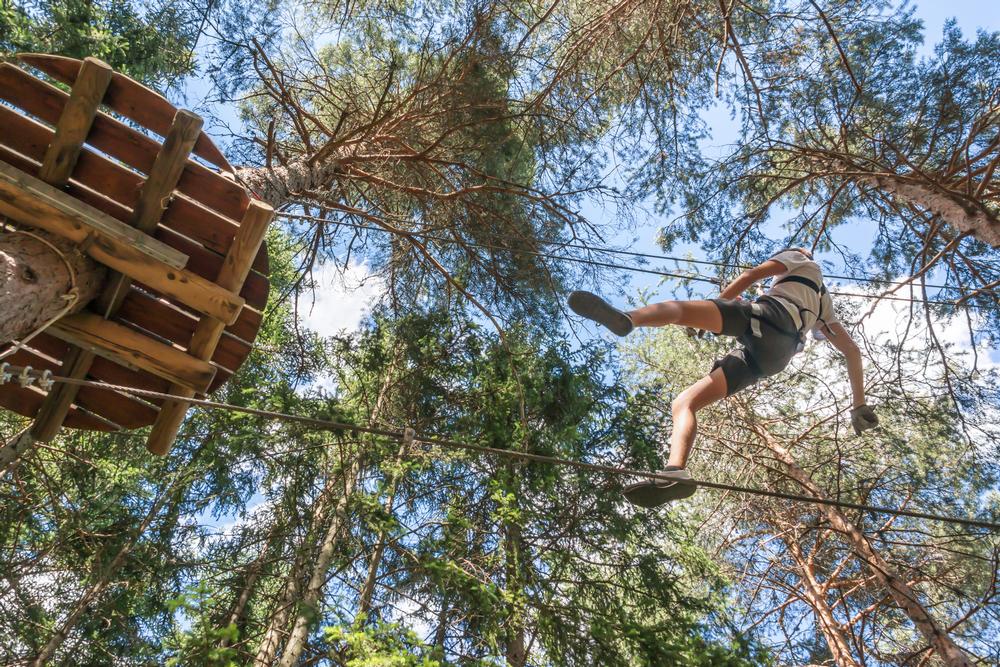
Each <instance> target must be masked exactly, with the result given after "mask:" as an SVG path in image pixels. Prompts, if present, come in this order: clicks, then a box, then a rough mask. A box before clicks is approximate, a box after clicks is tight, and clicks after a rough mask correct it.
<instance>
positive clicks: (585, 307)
mask: <svg viewBox="0 0 1000 667" xmlns="http://www.w3.org/2000/svg"><path fill="white" fill-rule="evenodd" d="M567 303H568V304H569V307H570V308H571V309H572V310H573V312H574V313H576V314H577V315H580V316H581V317H586V318H587V319H588V320H594V321H595V322H597V323H598V324H602V325H604V326H605V327H607V328H608V329H610V330H611V332H612V333H614V334H616V335H618V336H627V335H628V334H629V333H630V332H631V331H632V329H633V328H635V327H634V325H633V324H632V319H631V318H630V317H629V316H628V315H626V314H625V313H623V312H622V311H620V310H618V309H617V308H615V307H614V306H612V305H611V304H610V303H608V302H607V301H605V300H604V299H602V298H601V297H599V296H597V295H596V294H591V293H590V292H571V293H570V295H569V299H567Z"/></svg>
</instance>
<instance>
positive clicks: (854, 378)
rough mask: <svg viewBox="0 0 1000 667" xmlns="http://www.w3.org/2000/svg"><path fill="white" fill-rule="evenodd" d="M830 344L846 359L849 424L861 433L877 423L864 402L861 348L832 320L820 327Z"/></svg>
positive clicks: (876, 419)
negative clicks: (848, 389)
mask: <svg viewBox="0 0 1000 667" xmlns="http://www.w3.org/2000/svg"><path fill="white" fill-rule="evenodd" d="M821 331H822V332H823V335H824V336H826V339H827V340H828V341H830V344H831V345H833V346H834V347H835V348H837V351H839V352H840V353H841V354H843V355H844V359H845V360H846V361H847V376H848V378H850V380H851V398H852V406H853V409H852V410H851V425H852V426H854V432H855V433H857V434H858V435H861V431H865V430H867V429H870V428H874V427H875V426H877V425H878V417H877V416H876V415H875V411H874V410H872V409H871V408H870V407H869V406H868V405H867V404H866V403H865V374H864V367H863V366H862V363H861V350H859V349H858V345H857V343H855V342H854V339H853V338H851V334H850V333H848V331H847V329H845V328H844V326H843V325H842V324H841V323H840V322H832V323H830V324H827V325H824V326H823V327H822V329H821Z"/></svg>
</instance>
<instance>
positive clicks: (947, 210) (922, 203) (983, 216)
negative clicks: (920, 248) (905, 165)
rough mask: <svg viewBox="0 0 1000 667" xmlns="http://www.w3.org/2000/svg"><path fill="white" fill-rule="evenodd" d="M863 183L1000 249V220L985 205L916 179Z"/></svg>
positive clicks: (873, 178)
mask: <svg viewBox="0 0 1000 667" xmlns="http://www.w3.org/2000/svg"><path fill="white" fill-rule="evenodd" d="M859 180H861V181H862V182H864V183H867V184H868V185H872V186H874V187H877V188H879V189H881V190H884V191H885V192H888V193H889V194H891V195H893V196H895V197H896V198H898V199H901V200H903V201H908V202H910V203H912V204H915V205H916V206H918V207H919V208H923V209H926V210H928V211H930V212H931V213H933V214H935V215H938V216H940V217H941V219H942V220H944V221H945V222H947V223H948V224H950V225H951V226H952V227H954V228H955V229H957V230H958V231H960V232H963V233H966V234H971V235H972V236H974V237H975V238H977V239H979V240H980V241H982V242H983V243H986V244H988V245H990V246H991V247H993V248H1000V220H998V219H997V216H996V215H994V214H993V213H992V212H991V211H990V210H989V209H988V208H986V206H985V205H984V204H982V202H980V201H978V200H976V199H972V198H970V197H967V196H965V195H962V194H960V193H958V192H953V191H951V190H948V189H946V188H944V187H941V186H936V185H935V184H932V183H928V182H923V181H920V180H918V179H917V178H916V177H913V176H909V177H902V176H894V175H890V174H876V175H872V176H867V177H862V178H861V179H859Z"/></svg>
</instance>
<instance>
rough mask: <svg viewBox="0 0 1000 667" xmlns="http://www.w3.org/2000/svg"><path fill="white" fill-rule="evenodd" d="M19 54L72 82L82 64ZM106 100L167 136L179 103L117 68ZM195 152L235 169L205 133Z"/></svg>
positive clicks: (69, 60)
mask: <svg viewBox="0 0 1000 667" xmlns="http://www.w3.org/2000/svg"><path fill="white" fill-rule="evenodd" d="M17 58H18V60H20V61H21V62H23V63H25V64H26V65H30V66H31V67H34V68H36V69H39V70H41V71H42V72H45V73H46V74H48V75H49V76H51V77H52V78H53V79H56V80H57V81H61V82H62V83H65V84H67V85H70V86H71V85H73V83H74V82H75V81H76V75H77V72H78V70H79V67H80V61H79V60H76V59H74V58H65V57H63V56H52V55H47V54H41V53H22V54H20V55H18V56H17ZM104 103H105V104H106V105H107V106H109V107H110V108H112V109H114V110H115V111H117V112H118V113H120V114H121V115H123V116H125V117H126V118H128V119H129V120H133V121H135V122H136V123H138V124H139V125H142V126H143V127H145V128H148V129H150V130H152V131H153V132H156V133H157V134H159V135H160V136H166V134H167V132H168V131H169V130H170V124H171V123H172V122H173V118H174V113H175V112H176V111H177V109H176V107H174V105H172V104H171V103H170V102H169V101H167V100H166V99H165V98H164V97H163V96H161V95H160V94H159V93H157V92H155V91H153V90H150V89H149V88H147V87H145V86H143V85H142V84H141V83H139V82H138V81H133V80H132V79H130V78H128V77H127V76H125V75H123V74H119V73H118V72H115V74H114V76H113V77H112V79H111V84H110V85H109V86H108V92H107V94H106V95H105V97H104ZM194 153H195V155H197V156H198V157H200V158H202V159H203V160H206V161H208V162H211V163H212V164H214V165H216V166H217V167H220V168H221V169H223V170H224V171H230V172H231V171H233V166H232V165H231V164H229V161H228V160H226V158H225V156H224V155H223V154H222V152H221V151H220V150H219V149H218V147H217V146H216V145H215V144H214V143H212V140H211V139H209V138H208V135H206V134H204V133H202V135H201V136H200V137H199V138H198V142H197V143H196V144H195V148H194Z"/></svg>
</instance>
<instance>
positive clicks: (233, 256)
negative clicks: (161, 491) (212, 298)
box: [146, 201, 274, 456]
mask: <svg viewBox="0 0 1000 667" xmlns="http://www.w3.org/2000/svg"><path fill="white" fill-rule="evenodd" d="M273 216H274V210H273V209H272V208H271V207H270V206H268V205H267V204H265V203H263V202H259V201H252V202H250V206H249V208H247V212H246V214H245V215H244V216H243V222H242V223H240V228H239V231H237V233H236V238H235V239H234V240H233V245H232V246H231V247H230V248H229V252H228V254H227V255H226V259H225V262H224V263H223V265H222V269H221V270H220V271H219V277H218V279H217V280H216V282H217V283H218V284H219V286H220V287H224V288H226V289H229V290H232V291H233V292H238V291H239V290H240V288H241V287H242V285H243V282H244V281H245V280H246V277H247V274H248V273H249V272H250V267H251V265H252V264H253V260H254V257H256V256H257V251H258V250H260V245H261V243H263V241H264V236H265V234H266V233H267V227H268V225H269V224H270V222H271V218H272V217H273ZM224 328H225V325H224V324H223V323H222V322H220V321H219V320H217V319H214V318H211V317H204V318H202V319H201V320H200V321H199V322H198V326H197V328H195V331H194V336H193V337H192V339H191V345H190V347H189V348H188V354H189V355H191V356H193V357H196V358H198V359H203V360H205V361H208V360H209V359H211V358H212V355H213V354H214V353H215V347H216V345H218V342H219V337H220V336H221V335H222V330H223V329H224ZM170 393H171V394H174V395H176V396H178V397H179V398H191V397H193V396H194V394H195V392H193V391H191V390H190V389H189V388H186V387H181V386H178V385H173V386H171V388H170ZM189 405H190V404H189V403H186V402H184V401H181V400H178V401H165V402H164V403H163V405H162V406H161V408H160V414H159V416H158V417H157V419H156V422H155V423H154V424H153V429H152V431H151V432H150V434H149V439H148V440H147V441H146V448H147V449H148V450H149V451H150V452H152V453H153V454H158V455H160V456H163V455H165V454H166V453H167V452H169V451H170V447H171V446H172V445H173V443H174V440H175V439H176V438H177V431H178V430H179V429H180V426H181V422H183V421H184V415H185V414H186V413H187V409H188V407H189Z"/></svg>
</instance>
